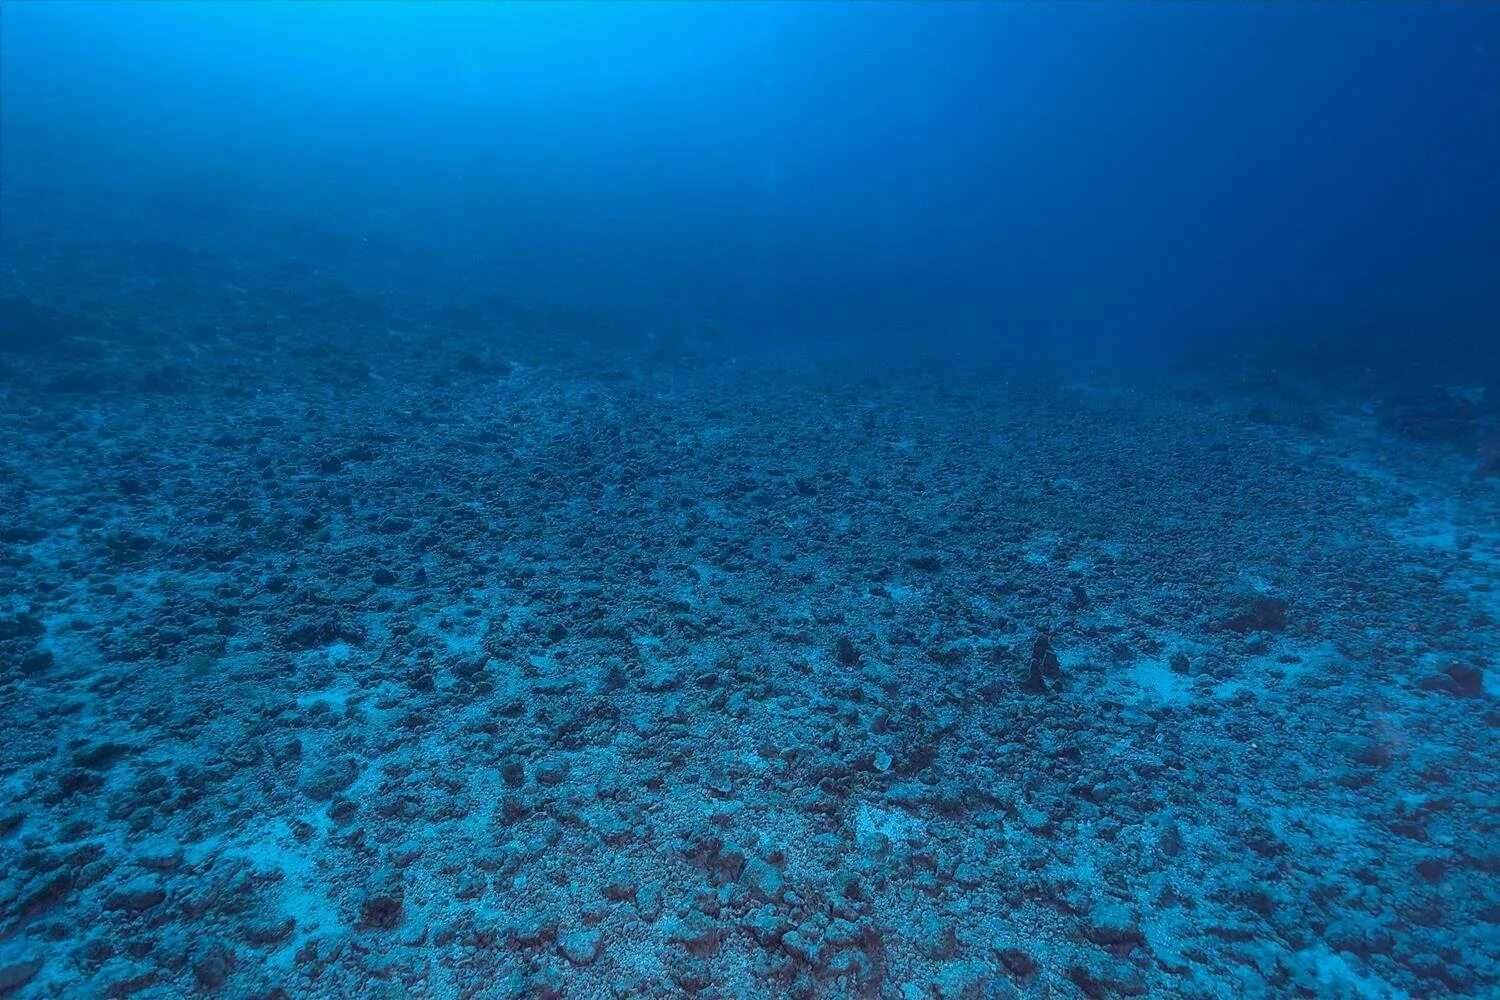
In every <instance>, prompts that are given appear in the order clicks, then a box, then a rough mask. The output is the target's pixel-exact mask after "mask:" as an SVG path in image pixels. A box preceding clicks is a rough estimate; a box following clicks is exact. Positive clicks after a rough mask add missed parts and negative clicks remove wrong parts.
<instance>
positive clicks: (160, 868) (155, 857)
mask: <svg viewBox="0 0 1500 1000" xmlns="http://www.w3.org/2000/svg"><path fill="white" fill-rule="evenodd" d="M182 856H183V852H182V845H181V844H179V843H178V842H177V841H175V840H173V839H172V838H171V837H165V836H163V837H152V838H151V839H150V840H148V841H146V842H145V843H144V844H142V845H141V846H140V850H139V853H138V855H137V857H136V863H137V864H139V865H140V866H141V867H142V868H145V869H147V870H149V871H153V872H169V871H173V870H175V869H176V868H177V867H178V866H179V865H181V864H182Z"/></svg>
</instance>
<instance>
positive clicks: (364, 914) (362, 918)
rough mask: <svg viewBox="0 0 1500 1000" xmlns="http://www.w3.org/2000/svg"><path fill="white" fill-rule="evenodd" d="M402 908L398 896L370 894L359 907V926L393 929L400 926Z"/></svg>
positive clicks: (383, 929)
mask: <svg viewBox="0 0 1500 1000" xmlns="http://www.w3.org/2000/svg"><path fill="white" fill-rule="evenodd" d="M404 909H405V907H404V904H403V903H402V900H401V898H400V897H399V896H395V895H378V896H371V897H370V898H369V899H366V900H365V901H364V903H363V905H361V906H360V908H359V926H360V927H361V928H371V929H374V930H378V931H393V930H395V929H396V928H397V927H399V926H401V916H402V912H403V910H404Z"/></svg>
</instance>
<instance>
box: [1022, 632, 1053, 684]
mask: <svg viewBox="0 0 1500 1000" xmlns="http://www.w3.org/2000/svg"><path fill="white" fill-rule="evenodd" d="M1061 676H1062V666H1061V664H1059V663H1058V660H1057V652H1056V651H1055V650H1054V649H1053V648H1052V640H1051V639H1050V638H1049V637H1048V636H1047V634H1046V633H1045V632H1044V633H1042V634H1041V635H1038V636H1037V637H1036V641H1035V642H1033V643H1032V644H1031V661H1030V663H1029V664H1028V666H1027V673H1026V680H1025V681H1023V682H1022V684H1021V690H1023V691H1025V692H1026V693H1028V694H1046V693H1047V678H1048V677H1054V678H1056V677H1061Z"/></svg>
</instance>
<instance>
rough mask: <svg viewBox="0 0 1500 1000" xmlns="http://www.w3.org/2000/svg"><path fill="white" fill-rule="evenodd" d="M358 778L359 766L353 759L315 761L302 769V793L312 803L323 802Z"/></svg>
mask: <svg viewBox="0 0 1500 1000" xmlns="http://www.w3.org/2000/svg"><path fill="white" fill-rule="evenodd" d="M358 777H359V765H358V764H357V763H356V762H355V760H354V758H353V757H336V758H334V759H332V760H321V761H317V762H314V763H313V764H311V765H309V766H307V767H304V769H303V772H302V781H301V788H302V793H303V794H304V795H306V796H307V797H308V798H310V799H312V800H313V801H314V802H325V801H327V800H328V799H331V798H333V797H334V796H335V795H337V794H338V793H339V792H342V791H343V790H344V789H346V788H348V787H349V786H350V785H352V784H354V782H355V779H357V778H358Z"/></svg>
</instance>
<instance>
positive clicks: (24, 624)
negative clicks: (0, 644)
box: [0, 615, 45, 639]
mask: <svg viewBox="0 0 1500 1000" xmlns="http://www.w3.org/2000/svg"><path fill="white" fill-rule="evenodd" d="M43 631H45V630H44V629H43V628H42V623H41V622H40V621H38V620H37V619H35V618H33V617H32V616H31V615H16V616H15V617H14V618H0V639H34V638H36V637H37V636H39V635H41V634H42V632H43Z"/></svg>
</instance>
